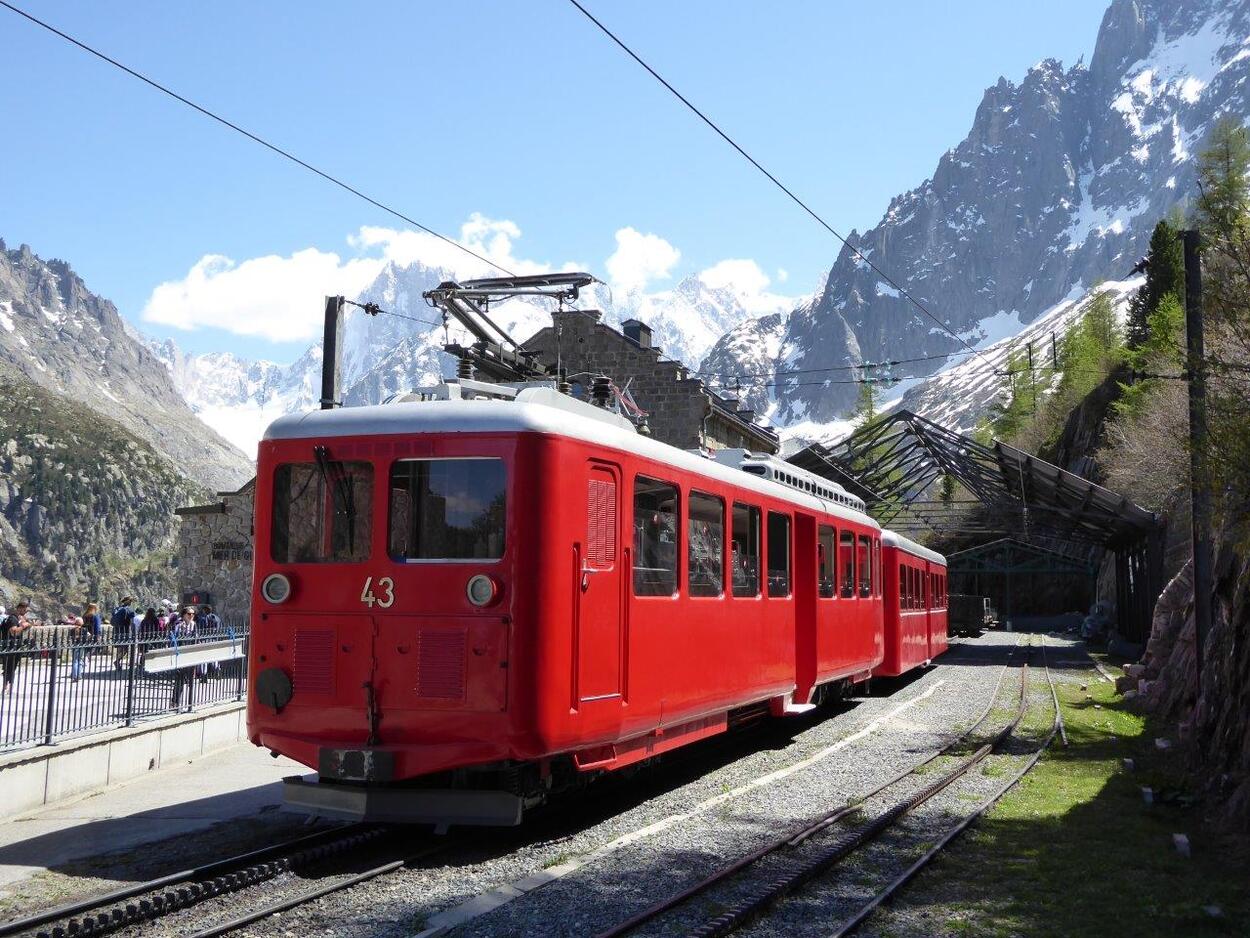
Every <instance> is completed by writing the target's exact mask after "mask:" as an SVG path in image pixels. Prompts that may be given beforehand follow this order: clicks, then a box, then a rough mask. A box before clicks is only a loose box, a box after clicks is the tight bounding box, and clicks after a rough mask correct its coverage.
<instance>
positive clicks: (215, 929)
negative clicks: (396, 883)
mask: <svg viewBox="0 0 1250 938" xmlns="http://www.w3.org/2000/svg"><path fill="white" fill-rule="evenodd" d="M450 848H451V844H437V845H435V846H432V847H426V848H425V849H424V850H420V851H418V852H417V853H414V854H412V855H411V856H408V857H404V858H403V859H400V860H391V861H389V862H387V863H383V864H382V865H381V866H375V867H373V868H372V869H368V870H365V871H363V872H361V873H355V874H353V875H352V876H349V877H348V878H347V879H343V880H339V881H338V882H335V883H328V884H327V885H325V886H318V887H317V888H315V889H309V890H306V891H304V892H301V893H299V894H298V895H295V896H291V897H289V898H287V899H283V900H281V901H279V902H275V903H273V904H271V905H267V906H264V907H263V908H260V909H256V910H255V911H253V912H248V913H246V914H245V915H240V916H239V917H238V918H235V919H231V920H230V921H228V922H224V923H222V924H220V925H213V926H211V927H209V928H205V929H204V930H203V931H198V932H194V933H193V934H192V936H191V938H215V936H217V935H226V934H229V933H230V932H232V931H235V930H236V929H239V928H243V927H244V926H246V925H251V924H252V923H254V922H259V921H261V920H262V919H266V918H268V917H269V916H271V915H277V914H278V913H279V912H286V911H287V910H288V909H294V908H296V907H298V906H301V905H306V904H308V903H309V902H314V901H315V900H317V899H320V898H321V897H322V896H328V895H330V894H331V893H334V892H339V891H341V890H343V889H349V888H350V887H352V886H356V885H359V884H360V883H363V882H367V881H368V880H371V879H376V878H377V877H379V876H382V875H384V874H386V873H391V872H394V871H395V870H398V869H400V868H402V867H405V866H408V865H409V864H412V863H415V862H416V861H418V860H421V859H424V858H425V857H428V856H433V855H434V854H436V853H442V852H443V851H445V850H448V849H450Z"/></svg>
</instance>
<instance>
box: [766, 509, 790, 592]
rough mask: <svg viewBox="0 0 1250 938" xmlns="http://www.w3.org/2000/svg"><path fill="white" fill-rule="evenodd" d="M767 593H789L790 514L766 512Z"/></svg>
mask: <svg viewBox="0 0 1250 938" xmlns="http://www.w3.org/2000/svg"><path fill="white" fill-rule="evenodd" d="M768 595H769V596H789V595H790V516H789V515H783V514H779V513H777V512H775V511H770V512H769V513H768Z"/></svg>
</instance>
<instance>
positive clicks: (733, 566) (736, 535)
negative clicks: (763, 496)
mask: <svg viewBox="0 0 1250 938" xmlns="http://www.w3.org/2000/svg"><path fill="white" fill-rule="evenodd" d="M729 563H730V571H731V574H732V576H733V594H734V595H735V596H758V595H759V594H760V510H759V509H758V508H756V507H755V506H754V505H743V504H741V503H739V502H734V519H733V548H732V553H731V556H730V561H729Z"/></svg>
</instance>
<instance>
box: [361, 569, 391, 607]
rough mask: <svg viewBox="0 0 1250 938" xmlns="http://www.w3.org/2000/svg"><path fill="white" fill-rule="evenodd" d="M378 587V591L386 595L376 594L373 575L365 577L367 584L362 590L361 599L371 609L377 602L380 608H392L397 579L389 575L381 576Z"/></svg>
mask: <svg viewBox="0 0 1250 938" xmlns="http://www.w3.org/2000/svg"><path fill="white" fill-rule="evenodd" d="M377 588H378V592H379V593H381V594H384V595H374V592H373V577H371V576H367V577H365V585H364V587H363V588H362V589H361V591H360V601H361V602H362V603H364V604H365V605H366V606H368V607H369V608H370V609H372V608H373V606H374V604H375V603H376V604H377V606H378V608H379V609H390V608H391V605H392V604H393V603H394V602H395V581H394V580H392V579H391V578H390V577H389V576H384V577H380V578H379V579H378V583H377Z"/></svg>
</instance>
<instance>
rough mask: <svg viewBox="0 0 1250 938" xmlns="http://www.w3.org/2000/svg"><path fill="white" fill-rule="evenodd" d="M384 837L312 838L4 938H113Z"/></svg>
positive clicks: (43, 919) (46, 919)
mask: <svg viewBox="0 0 1250 938" xmlns="http://www.w3.org/2000/svg"><path fill="white" fill-rule="evenodd" d="M384 832H385V828H380V827H372V828H365V827H364V826H363V825H352V826H349V827H347V828H338V829H335V830H331V831H322V832H320V833H317V834H310V835H308V836H306V837H299V838H296V839H295V840H292V841H288V842H286V843H282V844H275V845H273V846H271V847H263V848H261V849H259V850H253V851H249V852H248V853H244V854H240V855H238V856H234V857H227V858H226V859H224V860H216V861H214V862H212V863H206V864H204V865H203V866H199V867H194V868H192V869H190V870H183V871H181V872H179V873H172V874H169V875H168V876H162V877H159V878H157V879H153V880H148V881H147V882H143V883H137V884H135V885H134V886H128V887H126V888H124V889H120V890H116V891H114V892H111V893H108V894H106V895H104V896H99V897H96V898H94V899H87V900H83V901H81V902H75V903H71V904H69V905H65V906H60V907H58V908H55V909H48V910H46V911H44V912H40V913H37V914H35V915H32V916H28V917H27V918H24V919H19V920H16V921H13V922H8V923H6V924H5V925H4V929H5V931H4V932H3V934H5V935H12V934H17V933H19V932H28V931H30V930H31V929H32V928H36V927H38V926H39V925H48V924H50V923H52V922H62V923H64V924H58V925H56V926H55V927H53V928H51V929H47V928H44V929H42V930H40V931H39V932H38V933H37V934H38V936H39V938H62V936H66V935H93V936H96V935H107V934H110V933H112V932H115V931H119V930H121V929H123V928H128V927H131V926H133V925H137V924H139V923H141V922H145V921H153V920H156V919H159V918H163V917H164V916H166V915H169V914H171V913H173V912H177V911H179V910H181V909H186V908H189V907H191V906H193V905H196V904H198V903H200V902H203V901H204V900H206V899H209V898H212V897H213V896H219V895H224V894H226V893H231V892H236V891H238V890H240V889H243V888H245V887H247V886H251V885H255V884H256V883H260V882H264V881H266V880H269V879H272V878H274V877H275V876H278V875H279V874H281V873H283V872H285V871H287V870H290V869H292V868H295V867H298V866H301V865H303V864H305V863H309V862H313V861H316V860H320V859H323V858H325V857H327V856H331V855H333V854H335V853H338V852H340V851H342V850H346V849H349V848H352V847H356V846H359V845H361V844H363V843H367V842H369V841H372V840H375V839H377V838H378V837H379V836H381V835H382V834H383V833H384ZM292 851H293V852H292ZM268 858H273V859H268ZM162 890H164V891H163V892H162ZM138 896H147V898H142V899H140V900H139V901H138V902H128V903H127V904H126V905H124V906H122V905H119V904H118V903H119V902H121V901H123V900H125V899H131V898H135V897H138ZM109 906H112V908H109ZM97 910H98V911H97Z"/></svg>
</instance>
